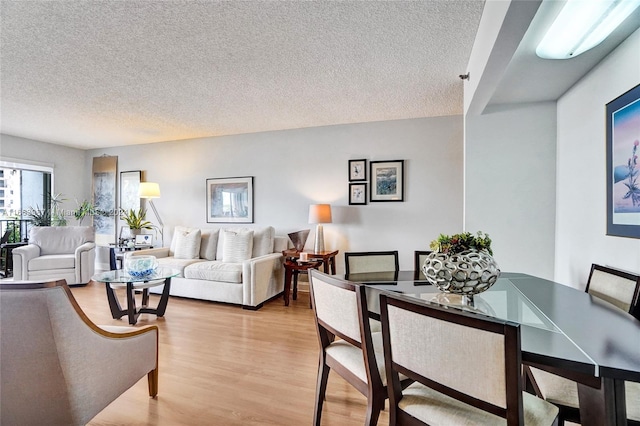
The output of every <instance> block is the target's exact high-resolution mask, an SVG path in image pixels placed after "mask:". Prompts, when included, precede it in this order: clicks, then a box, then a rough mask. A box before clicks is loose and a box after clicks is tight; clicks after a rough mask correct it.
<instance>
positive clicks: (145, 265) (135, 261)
mask: <svg viewBox="0 0 640 426" xmlns="http://www.w3.org/2000/svg"><path fill="white" fill-rule="evenodd" d="M157 268H158V260H157V259H156V257H155V256H129V257H127V258H126V259H125V261H124V269H125V271H126V272H127V274H129V275H131V276H132V277H134V278H142V277H146V276H148V275H151V274H153V272H154V271H155V270H156V269H157Z"/></svg>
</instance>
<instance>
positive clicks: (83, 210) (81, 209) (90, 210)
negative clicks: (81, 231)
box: [73, 200, 96, 226]
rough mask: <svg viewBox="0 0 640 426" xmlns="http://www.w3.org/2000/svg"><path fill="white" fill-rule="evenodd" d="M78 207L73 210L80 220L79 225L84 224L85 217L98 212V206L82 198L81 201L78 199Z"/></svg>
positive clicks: (74, 215)
mask: <svg viewBox="0 0 640 426" xmlns="http://www.w3.org/2000/svg"><path fill="white" fill-rule="evenodd" d="M76 205H77V206H78V208H77V209H76V210H75V211H74V212H73V217H75V219H76V220H77V221H78V225H79V226H82V221H83V220H84V218H85V217H87V216H90V215H94V214H96V208H95V207H94V206H93V204H91V203H90V202H89V201H87V200H82V202H81V203H79V202H78V200H76Z"/></svg>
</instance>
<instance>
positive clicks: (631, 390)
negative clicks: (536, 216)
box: [524, 263, 640, 426]
mask: <svg viewBox="0 0 640 426" xmlns="http://www.w3.org/2000/svg"><path fill="white" fill-rule="evenodd" d="M585 292H587V293H589V294H591V295H592V296H594V297H597V298H599V299H602V300H605V301H607V302H609V303H611V304H612V305H614V306H616V307H618V308H619V309H621V310H623V311H625V312H628V313H630V314H631V315H633V316H634V317H636V318H637V319H639V320H640V303H639V300H638V297H639V294H638V293H639V292H640V275H636V274H632V273H629V272H625V271H621V270H618V269H614V268H609V267H607V266H602V265H597V264H595V263H594V264H592V265H591V272H590V273H589V280H588V281H587V286H586V288H585ZM524 371H525V374H526V379H527V380H528V381H529V383H530V387H531V390H532V391H533V392H534V393H535V394H536V395H538V396H539V397H541V398H544V399H546V400H547V401H549V402H552V403H553V404H555V405H557V406H558V407H559V408H560V416H559V418H560V424H564V422H565V421H570V422H575V423H580V408H579V401H578V386H577V384H576V383H575V382H574V381H572V380H569V379H567V378H564V377H561V376H558V375H555V374H552V373H551V372H547V371H543V370H540V369H538V368H534V367H528V366H526V367H525V369H524ZM625 397H626V398H625V399H626V402H627V404H626V405H627V423H628V424H629V425H633V426H640V383H635V382H625Z"/></svg>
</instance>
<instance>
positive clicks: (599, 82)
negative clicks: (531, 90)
mask: <svg viewBox="0 0 640 426" xmlns="http://www.w3.org/2000/svg"><path fill="white" fill-rule="evenodd" d="M638 52H640V30H638V31H636V32H635V33H634V34H632V35H631V36H630V37H629V38H628V39H627V40H626V41H625V42H624V43H622V44H621V45H620V46H619V47H618V48H617V49H616V50H615V51H614V52H613V53H611V54H610V55H609V56H607V57H606V58H605V59H604V60H603V61H602V62H601V63H600V64H598V66H596V67H595V68H594V69H593V70H592V71H591V72H590V73H589V74H587V75H586V76H585V77H584V78H583V79H582V80H581V81H580V82H578V83H577V84H576V85H575V86H574V87H573V88H572V89H571V90H569V91H568V92H567V93H566V94H565V95H564V96H563V97H562V98H560V99H559V100H558V179H557V180H558V183H557V230H556V232H557V234H556V267H555V276H556V279H557V280H558V281H560V282H564V283H568V284H570V285H572V286H574V287H577V288H584V285H585V283H586V281H587V278H588V274H589V268H590V266H591V263H599V264H603V265H610V266H613V267H616V268H620V269H626V270H630V271H634V272H640V240H638V239H631V238H622V237H613V236H607V235H605V234H606V220H607V216H606V169H605V167H606V159H605V154H606V151H605V105H606V104H607V103H608V102H610V101H611V100H613V99H615V98H616V97H618V96H620V95H621V94H622V93H624V92H626V91H627V90H629V89H631V88H632V87H634V86H636V85H637V84H639V83H640V55H639V54H638ZM638 136H639V137H640V134H639V135H638Z"/></svg>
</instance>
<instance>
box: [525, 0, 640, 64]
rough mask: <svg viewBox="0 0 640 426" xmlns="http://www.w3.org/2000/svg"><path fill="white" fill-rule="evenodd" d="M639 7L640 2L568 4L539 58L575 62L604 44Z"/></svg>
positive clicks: (538, 52) (570, 0) (616, 0)
mask: <svg viewBox="0 0 640 426" xmlns="http://www.w3.org/2000/svg"><path fill="white" fill-rule="evenodd" d="M638 6H640V0H588V1H585V0H568V1H567V3H566V4H565V5H564V7H563V8H562V10H561V11H560V14H559V15H558V16H557V17H556V19H555V21H553V24H551V27H550V28H549V30H548V31H547V34H545V36H544V38H543V39H542V41H541V42H540V44H539V45H538V47H537V48H536V55H538V56H539V57H541V58H544V59H569V58H574V57H576V56H578V55H580V54H581V53H584V52H586V51H587V50H589V49H591V48H593V47H596V46H597V45H598V44H600V43H602V41H603V40H604V39H605V38H607V37H608V36H609V34H611V32H613V30H615V29H616V28H617V27H618V25H620V24H621V23H622V22H623V21H624V20H625V19H627V17H628V16H629V15H631V13H633V11H634V10H636V8H637V7H638Z"/></svg>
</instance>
